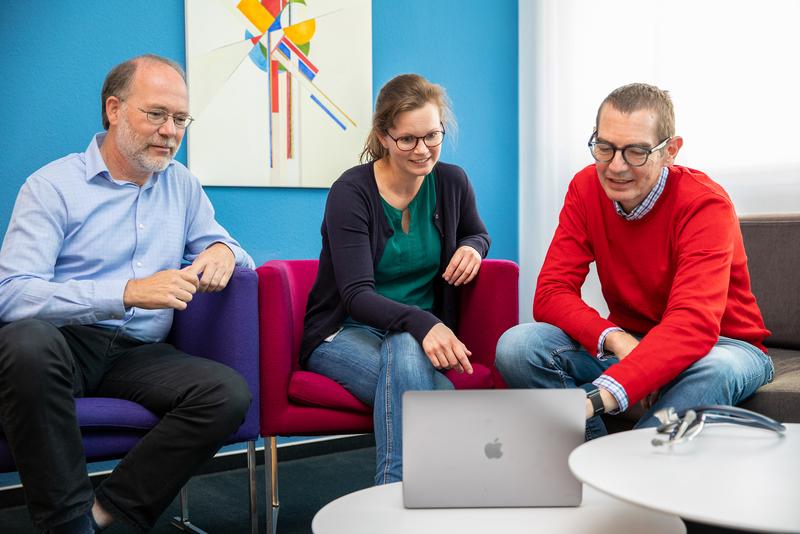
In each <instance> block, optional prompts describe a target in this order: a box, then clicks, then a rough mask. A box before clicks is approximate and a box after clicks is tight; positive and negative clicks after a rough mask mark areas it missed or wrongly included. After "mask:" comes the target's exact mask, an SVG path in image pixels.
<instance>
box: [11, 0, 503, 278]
mask: <svg viewBox="0 0 800 534" xmlns="http://www.w3.org/2000/svg"><path fill="white" fill-rule="evenodd" d="M487 5H491V8H487ZM372 18H373V29H372V31H373V64H374V66H373V83H374V87H375V92H376V93H377V90H378V89H379V88H380V86H381V85H382V84H383V83H384V82H386V81H387V80H388V79H390V78H391V77H393V76H394V75H396V74H399V73H403V72H419V73H421V74H422V75H424V76H426V77H427V78H429V79H430V80H431V81H434V82H437V83H440V84H442V85H444V86H445V87H446V88H447V89H448V92H449V94H450V98H451V100H452V102H453V107H454V110H455V113H456V117H457V119H458V122H459V130H460V131H459V136H458V140H457V143H456V144H455V145H452V144H450V143H447V144H446V146H445V150H444V154H443V159H444V160H446V161H450V162H453V163H457V164H460V165H461V166H462V167H464V168H465V169H466V170H467V173H468V174H469V176H470V178H471V179H472V181H473V184H474V186H475V189H476V192H477V197H478V207H479V210H480V212H481V214H482V216H483V218H484V220H485V222H486V224H487V226H488V227H489V232H490V234H491V235H492V239H493V246H492V250H491V253H490V256H491V257H494V258H509V259H513V260H517V254H518V251H517V235H518V234H517V216H518V214H517V211H518V210H517V191H518V187H517V184H518V176H517V175H518V171H517V150H518V149H517V2H516V1H513V0H506V1H502V2H494V3H491V4H487V3H486V2H485V0H436V1H431V0H403V1H397V0H374V1H373V17H372ZM146 52H152V53H156V54H162V55H165V56H169V57H172V58H175V59H177V60H178V61H180V62H184V60H185V44H184V12H183V2H182V1H180V0H139V1H136V2H130V1H127V0H81V1H80V2H46V3H37V2H30V1H29V0H4V1H3V3H2V7H0V124H2V135H0V158H2V160H1V161H2V163H1V164H0V234H5V229H6V226H7V224H8V220H9V218H10V216H11V210H12V208H13V204H14V199H15V198H16V195H17V191H18V190H19V188H20V186H21V185H22V183H23V182H24V180H25V178H26V177H27V176H28V175H30V174H31V173H32V172H33V171H35V170H36V169H37V168H39V167H41V166H42V165H44V164H46V163H47V162H49V161H51V160H53V159H56V158H58V157H61V156H63V155H65V154H67V153H70V152H79V151H83V150H84V149H85V147H86V145H87V144H88V143H89V140H90V138H91V136H92V135H93V134H94V133H95V132H96V131H98V130H100V129H101V126H100V111H99V110H100V96H99V93H100V87H101V85H102V82H103V78H104V77H105V74H106V73H107V72H108V70H109V69H110V68H111V67H112V66H114V65H115V64H117V63H119V62H120V61H123V60H125V59H127V58H129V57H132V56H135V55H138V54H142V53H146ZM190 135H191V134H190ZM178 159H179V160H180V161H183V162H185V161H186V155H185V149H182V150H181V152H180V153H179V155H178ZM207 191H208V194H209V196H210V197H211V200H212V202H213V203H214V205H215V207H216V210H217V216H218V219H219V220H220V222H221V223H222V224H223V225H224V226H225V227H226V228H228V230H229V231H230V232H231V233H232V234H233V235H234V236H235V237H236V238H237V239H239V240H240V241H241V243H242V244H243V245H244V247H245V248H246V249H247V250H248V251H249V252H250V253H251V254H252V256H253V258H254V259H255V260H256V263H261V262H264V261H266V260H269V259H274V258H308V257H316V256H317V254H318V253H319V247H320V237H319V225H320V222H321V220H322V212H323V208H324V202H325V197H326V195H327V190H320V189H317V190H311V189H268V188H232V187H209V188H207Z"/></svg>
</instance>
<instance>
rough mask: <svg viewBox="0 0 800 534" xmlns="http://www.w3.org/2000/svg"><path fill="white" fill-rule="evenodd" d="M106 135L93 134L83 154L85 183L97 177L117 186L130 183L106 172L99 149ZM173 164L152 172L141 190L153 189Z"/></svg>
mask: <svg viewBox="0 0 800 534" xmlns="http://www.w3.org/2000/svg"><path fill="white" fill-rule="evenodd" d="M106 135H108V132H100V133H97V134H95V136H94V137H93V138H92V140H91V141H90V142H89V146H88V147H86V152H84V161H85V162H86V181H87V182H89V181H91V180H92V179H94V178H95V177H97V176H101V177H103V178H105V179H106V180H109V181H111V182H114V183H116V184H119V185H126V184H129V183H131V182H125V181H122V180H115V179H113V178H112V177H111V172H109V170H108V166H107V165H106V162H105V160H103V155H102V154H101V153H100V147H101V146H102V145H103V141H104V140H105V138H106ZM174 164H175V160H170V162H169V164H167V168H166V169H164V170H163V171H161V172H154V173H153V175H152V176H151V177H150V179H149V180H147V182H146V183H145V184H144V185H143V186H142V189H150V188H151V187H153V186H154V185H155V184H156V182H158V178H159V177H160V176H161V175H162V174H165V173H167V172H168V171H169V168H170V167H172V166H173V165H174Z"/></svg>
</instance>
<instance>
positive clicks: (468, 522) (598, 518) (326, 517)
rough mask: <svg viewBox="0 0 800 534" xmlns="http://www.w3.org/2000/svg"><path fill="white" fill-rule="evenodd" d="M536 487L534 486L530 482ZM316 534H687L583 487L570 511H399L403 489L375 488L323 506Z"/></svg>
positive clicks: (669, 520)
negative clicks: (579, 498)
mask: <svg viewBox="0 0 800 534" xmlns="http://www.w3.org/2000/svg"><path fill="white" fill-rule="evenodd" d="M532 483H535V481H532ZM311 530H312V531H313V532H314V534H337V533H342V534H345V533H346V534H362V533H363V534H375V533H376V532H380V533H382V534H395V533H414V534H427V533H430V534H442V533H443V532H458V533H459V534H471V533H475V534H487V533H489V532H500V533H503V534H516V533H525V534H532V533H538V532H547V533H553V534H558V533H561V532H563V533H569V534H574V533H576V532H580V533H582V534H584V533H585V534H593V533H597V534H601V533H602V534H606V533H607V534H619V533H621V532H647V533H648V534H667V533H670V534H671V533H675V534H678V533H685V532H686V527H685V526H684V524H683V521H681V520H680V518H678V517H677V516H674V515H668V514H663V513H661V512H656V511H653V510H648V509H646V508H642V507H639V506H634V505H632V504H628V503H625V502H622V501H619V500H617V499H613V498H611V497H609V496H607V495H604V494H603V493H600V492H598V491H595V490H593V489H592V488H589V487H587V486H584V488H583V503H582V504H581V505H580V506H578V507H570V508H435V509H427V510H421V509H413V510H411V509H406V508H403V483H402V482H395V483H394V484H387V485H385V486H374V487H371V488H367V489H365V490H361V491H356V492H354V493H350V494H349V495H345V496H344V497H340V498H338V499H336V500H335V501H333V502H330V503H328V504H327V505H325V506H324V507H323V508H322V509H321V510H320V511H319V512H317V514H316V515H315V516H314V520H313V522H312V523H311Z"/></svg>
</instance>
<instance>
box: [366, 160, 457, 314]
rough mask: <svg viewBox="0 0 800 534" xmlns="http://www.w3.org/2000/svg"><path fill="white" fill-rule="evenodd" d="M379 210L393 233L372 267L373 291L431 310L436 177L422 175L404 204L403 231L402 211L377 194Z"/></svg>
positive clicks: (437, 255) (438, 244) (438, 246)
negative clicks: (406, 221) (406, 216)
mask: <svg viewBox="0 0 800 534" xmlns="http://www.w3.org/2000/svg"><path fill="white" fill-rule="evenodd" d="M381 204H382V205H383V212H384V213H385V214H386V219H387V220H388V221H389V225H390V226H391V227H392V230H394V235H392V237H390V238H389V240H388V241H387V242H386V248H385V249H384V250H383V256H381V259H380V261H379V262H378V267H377V268H376V269H375V290H376V291H377V292H378V293H379V294H381V295H383V296H384V297H386V298H390V299H392V300H394V301H396V302H401V303H403V304H408V305H409V306H418V307H420V308H422V309H423V310H428V311H431V310H433V281H434V280H435V278H436V276H437V275H438V273H439V267H440V266H439V264H440V261H441V255H442V241H441V236H440V235H439V232H438V230H436V227H435V226H434V225H433V212H434V210H435V209H436V176H435V174H434V173H431V174H428V175H426V176H425V179H424V181H423V182H422V186H421V187H420V188H419V191H417V194H416V196H415V197H414V198H413V199H412V200H411V202H410V203H409V205H408V210H409V213H410V216H411V220H410V223H409V226H408V233H405V232H404V231H403V225H402V216H403V212H402V211H400V210H399V209H397V208H395V207H393V206H392V205H391V204H389V203H388V202H386V200H384V199H383V197H381Z"/></svg>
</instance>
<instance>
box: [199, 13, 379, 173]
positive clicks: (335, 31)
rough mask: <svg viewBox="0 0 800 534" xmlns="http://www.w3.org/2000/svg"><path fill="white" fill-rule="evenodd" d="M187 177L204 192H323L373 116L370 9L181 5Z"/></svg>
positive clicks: (355, 151)
mask: <svg viewBox="0 0 800 534" xmlns="http://www.w3.org/2000/svg"><path fill="white" fill-rule="evenodd" d="M185 7H186V71H187V79H188V86H189V109H190V112H191V114H192V116H193V117H194V118H195V122H193V123H192V126H191V128H190V129H189V130H188V132H187V145H188V156H189V158H188V159H189V161H188V163H189V168H190V169H191V171H192V172H193V173H194V174H195V175H197V176H198V177H199V178H200V180H201V182H202V183H203V184H204V185H226V186H254V187H264V186H277V187H329V186H330V184H331V183H333V182H334V180H336V178H338V177H339V175H340V174H341V173H342V172H343V171H344V170H345V169H347V168H349V167H352V166H353V165H355V164H356V163H358V157H359V155H360V153H361V150H362V149H363V146H364V141H365V139H366V136H367V134H368V132H369V128H370V121H371V116H372V3H371V1H370V0H185Z"/></svg>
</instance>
